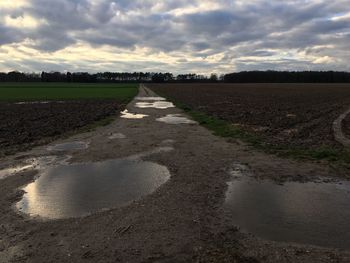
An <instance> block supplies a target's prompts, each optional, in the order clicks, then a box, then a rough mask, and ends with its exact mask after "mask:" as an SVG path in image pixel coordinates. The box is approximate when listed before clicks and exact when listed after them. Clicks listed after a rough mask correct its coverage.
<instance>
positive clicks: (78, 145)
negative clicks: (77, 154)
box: [47, 141, 89, 151]
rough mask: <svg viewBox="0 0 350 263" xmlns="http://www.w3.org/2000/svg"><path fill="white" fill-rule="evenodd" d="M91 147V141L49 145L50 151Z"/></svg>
mask: <svg viewBox="0 0 350 263" xmlns="http://www.w3.org/2000/svg"><path fill="white" fill-rule="evenodd" d="M88 147H89V143H87V142H82V141H74V142H66V143H60V144H55V145H52V146H48V147H47V149H48V150H49V151H75V150H84V149H86V148H88Z"/></svg>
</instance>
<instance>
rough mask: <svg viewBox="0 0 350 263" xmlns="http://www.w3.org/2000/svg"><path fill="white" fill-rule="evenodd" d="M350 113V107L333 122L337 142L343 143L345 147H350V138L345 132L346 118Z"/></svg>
mask: <svg viewBox="0 0 350 263" xmlns="http://www.w3.org/2000/svg"><path fill="white" fill-rule="evenodd" d="M349 114H350V109H348V110H347V111H346V112H344V113H343V114H341V115H340V116H339V117H338V118H337V119H336V120H335V121H334V122H333V132H334V138H335V139H336V141H337V142H339V143H341V144H342V145H344V146H345V147H350V139H349V138H348V137H347V135H346V134H345V133H344V132H343V123H344V121H345V119H347V117H348V116H349Z"/></svg>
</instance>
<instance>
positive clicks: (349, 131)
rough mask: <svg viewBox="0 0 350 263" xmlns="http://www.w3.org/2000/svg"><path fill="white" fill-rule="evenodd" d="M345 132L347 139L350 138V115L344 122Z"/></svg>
mask: <svg viewBox="0 0 350 263" xmlns="http://www.w3.org/2000/svg"><path fill="white" fill-rule="evenodd" d="M343 132H344V134H345V135H346V136H347V138H350V114H349V115H348V116H347V117H346V118H345V119H344V121H343Z"/></svg>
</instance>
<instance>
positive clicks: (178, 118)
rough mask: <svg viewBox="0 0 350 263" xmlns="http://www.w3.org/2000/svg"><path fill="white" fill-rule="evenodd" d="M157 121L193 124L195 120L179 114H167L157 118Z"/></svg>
mask: <svg viewBox="0 0 350 263" xmlns="http://www.w3.org/2000/svg"><path fill="white" fill-rule="evenodd" d="M157 121H160V122H165V123H168V124H195V123H196V122H195V121H192V120H190V119H188V118H186V117H183V116H182V115H181V114H168V115H167V116H165V117H161V118H158V119H157Z"/></svg>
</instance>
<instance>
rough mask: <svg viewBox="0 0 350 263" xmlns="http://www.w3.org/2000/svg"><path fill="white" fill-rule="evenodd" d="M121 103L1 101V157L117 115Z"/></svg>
mask: <svg viewBox="0 0 350 263" xmlns="http://www.w3.org/2000/svg"><path fill="white" fill-rule="evenodd" d="M122 106H123V105H121V104H120V103H118V102H116V101H112V100H87V101H64V102H54V101H53V102H50V103H45V104H41V103H29V104H15V103H0V149H1V150H0V156H1V154H9V153H14V152H16V151H21V150H26V149H29V148H30V147H33V146H35V145H38V144H42V143H43V142H46V143H47V142H49V141H50V140H53V139H54V138H57V136H59V135H62V134H64V133H67V132H69V131H74V130H76V129H79V128H81V127H83V126H86V125H88V124H92V123H94V122H95V121H97V120H100V119H103V118H105V117H108V116H111V115H114V114H115V113H116V112H117V111H118V110H120V108H121V107H122Z"/></svg>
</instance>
